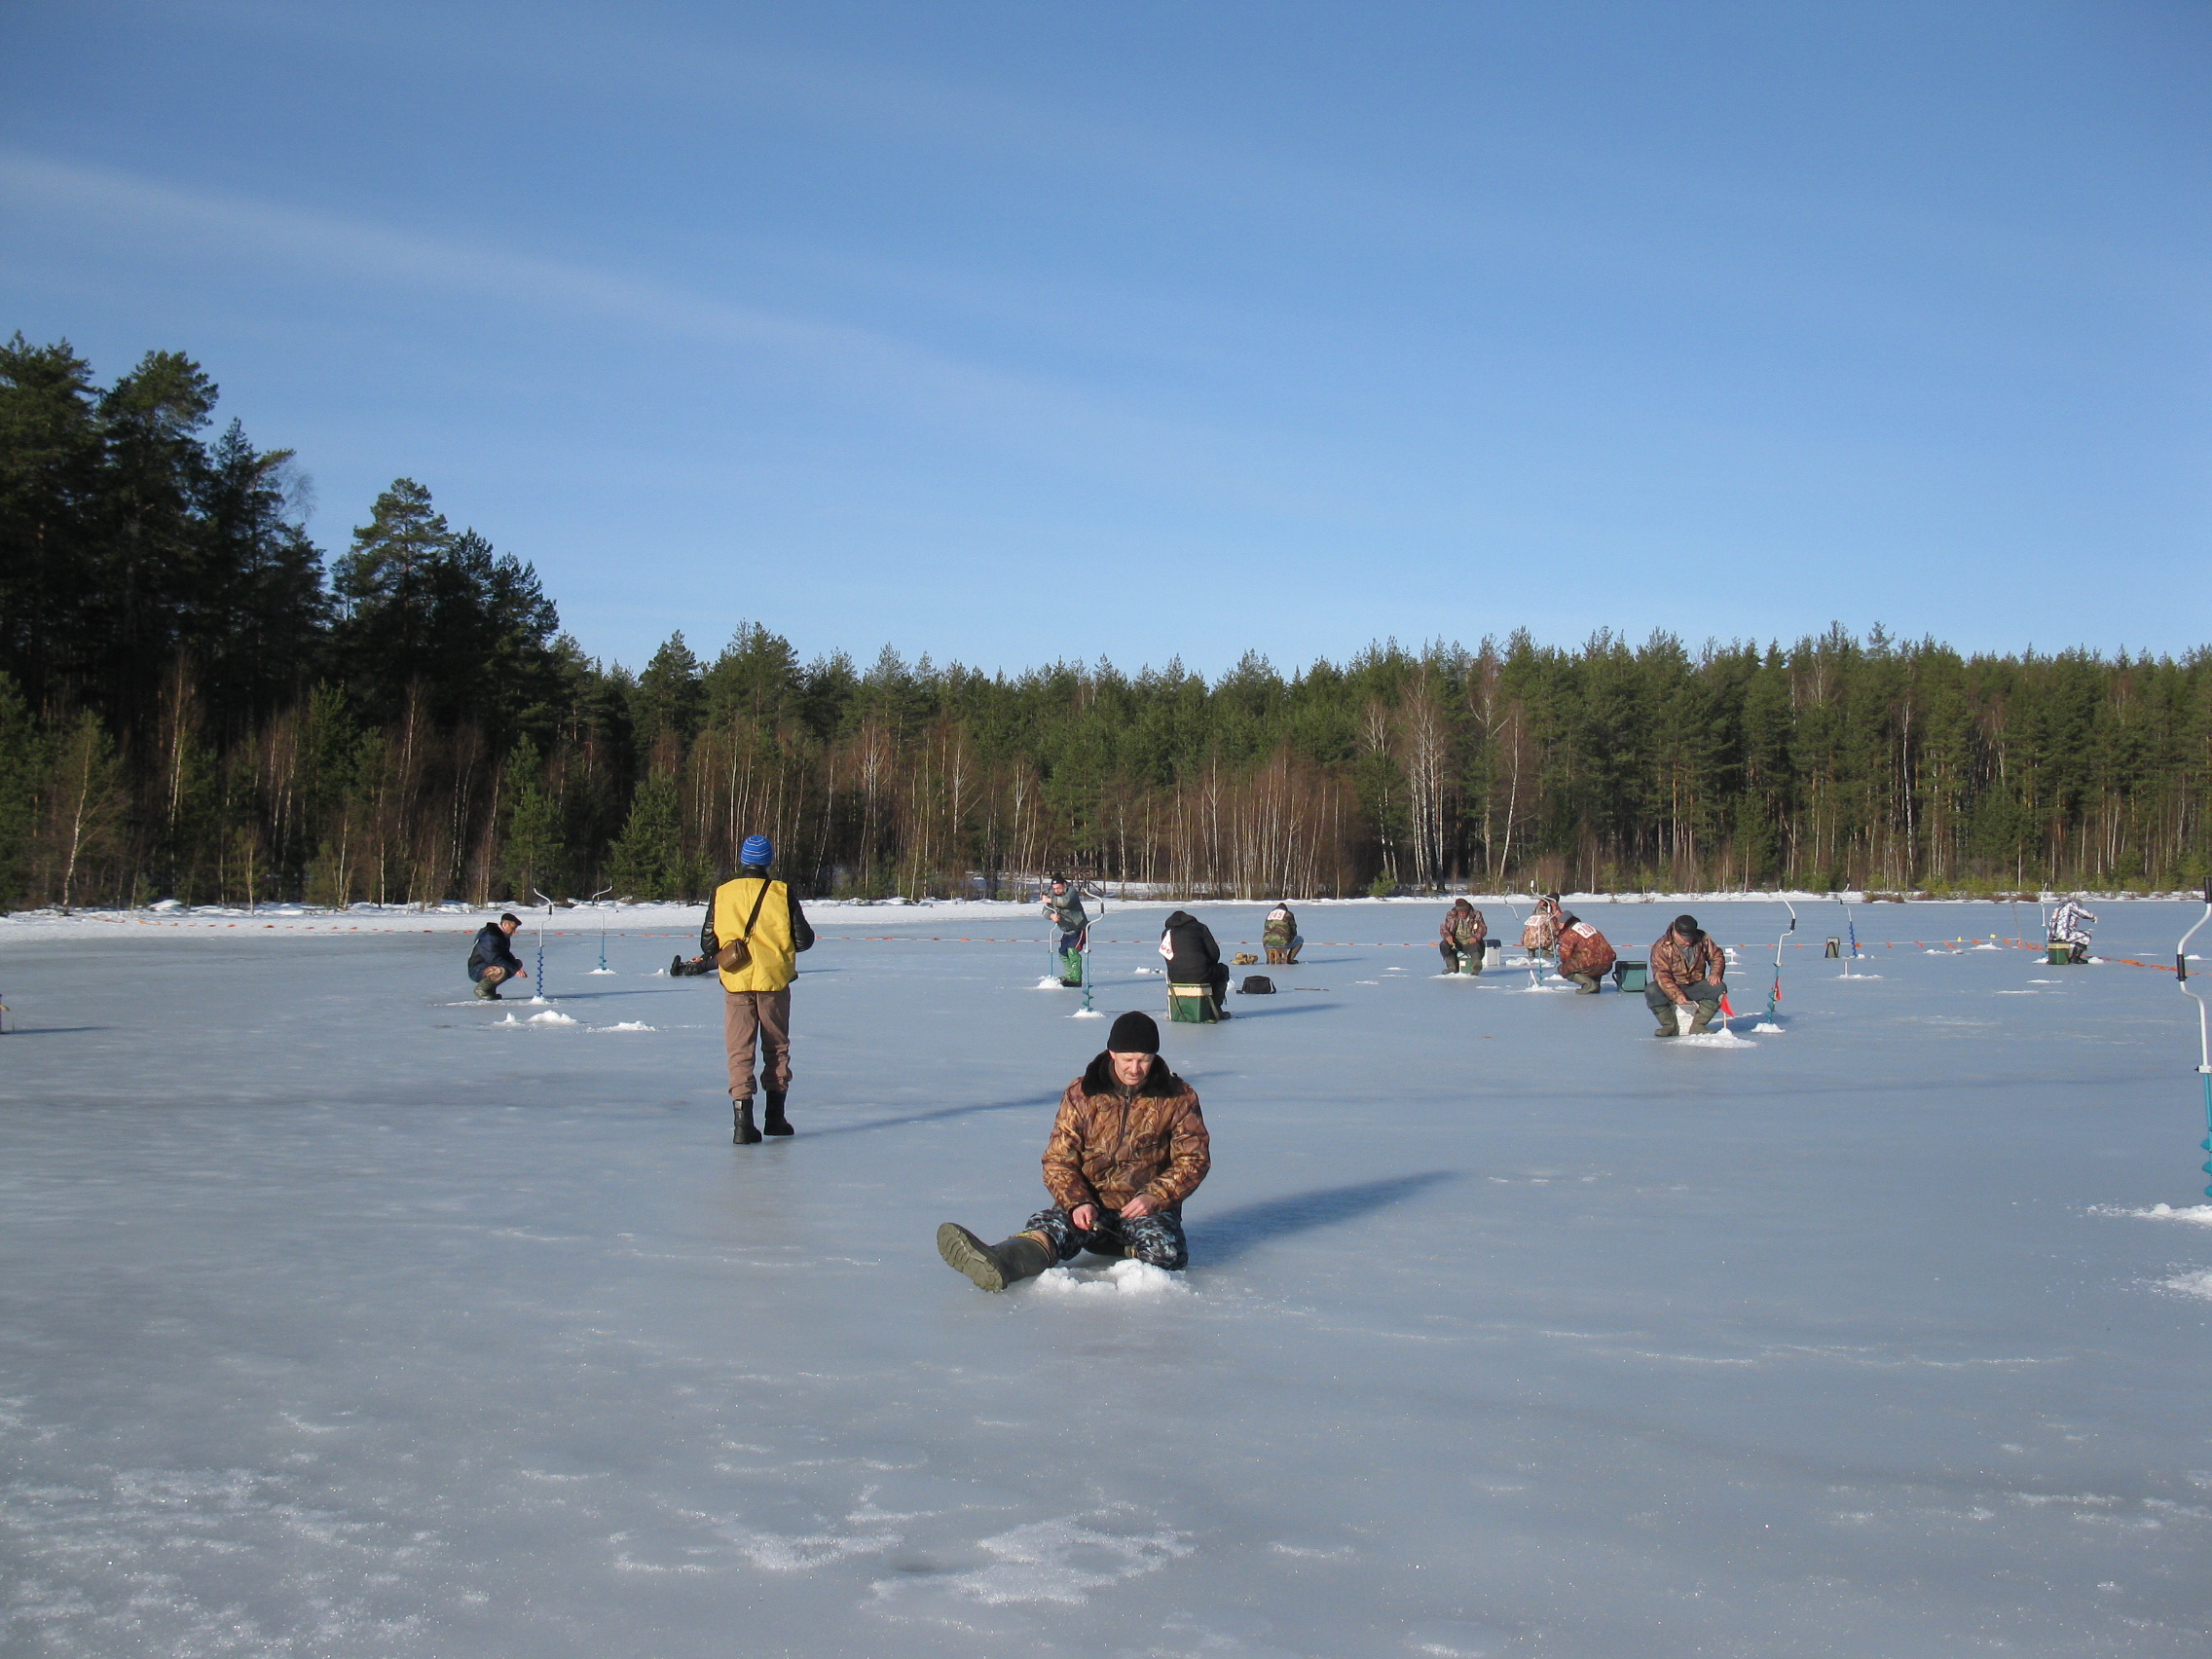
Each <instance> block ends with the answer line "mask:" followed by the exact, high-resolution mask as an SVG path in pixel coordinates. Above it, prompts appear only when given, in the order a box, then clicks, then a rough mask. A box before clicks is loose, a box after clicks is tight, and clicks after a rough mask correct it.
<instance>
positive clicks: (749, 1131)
mask: <svg viewBox="0 0 2212 1659" xmlns="http://www.w3.org/2000/svg"><path fill="white" fill-rule="evenodd" d="M729 1106H730V1116H731V1117H732V1118H733V1119H735V1120H736V1122H735V1124H733V1125H732V1126H731V1128H730V1133H729V1144H730V1145H732V1146H751V1145H752V1144H753V1143H754V1142H755V1141H756V1140H758V1139H759V1138H760V1131H759V1130H758V1129H756V1128H755V1127H754V1126H753V1096H752V1095H750V1094H748V1095H747V1096H746V1097H745V1098H744V1099H743V1100H732V1101H731V1102H730V1103H729Z"/></svg>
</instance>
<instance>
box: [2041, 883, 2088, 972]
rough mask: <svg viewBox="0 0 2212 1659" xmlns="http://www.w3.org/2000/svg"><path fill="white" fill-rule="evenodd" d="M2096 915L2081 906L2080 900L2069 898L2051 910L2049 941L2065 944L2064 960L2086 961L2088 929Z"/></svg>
mask: <svg viewBox="0 0 2212 1659" xmlns="http://www.w3.org/2000/svg"><path fill="white" fill-rule="evenodd" d="M2096 919H2097V918H2096V917H2095V916H2094V915H2093V914H2091V913H2090V912H2089V911H2087V910H2085V909H2083V907H2082V901H2081V900H2079V899H2074V898H2069V899H2068V900H2067V901H2066V903H2063V904H2061V905H2059V906H2058V908H2057V909H2055V910H2053V911H2052V912H2051V916H2050V942H2051V943H2053V944H2063V945H2064V946H2066V960H2067V961H2069V962H2086V961H2088V959H2089V929H2090V927H2091V926H2092V925H2094V923H2095V922H2096Z"/></svg>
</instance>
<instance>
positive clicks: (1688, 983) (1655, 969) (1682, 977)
mask: <svg viewBox="0 0 2212 1659" xmlns="http://www.w3.org/2000/svg"><path fill="white" fill-rule="evenodd" d="M1727 977H1728V959H1727V958H1726V957H1725V956H1723V955H1722V954H1721V953H1720V947H1719V946H1718V945H1717V944H1714V942H1713V939H1712V936H1711V935H1709V934H1708V933H1706V931H1705V930H1704V929H1703V928H1700V927H1699V926H1698V925H1697V918H1696V917H1695V916H1677V917H1676V918H1675V925H1674V926H1673V927H1671V928H1669V929H1668V930H1667V931H1666V932H1665V933H1664V934H1662V935H1660V936H1659V942H1658V943H1657V944H1655V945H1653V946H1652V947H1651V979H1650V983H1648V984H1646V985H1645V986H1644V987H1643V1005H1644V1007H1646V1008H1648V1009H1649V1010H1650V1011H1651V1012H1652V1014H1654V1015H1655V1016H1656V1017H1657V1019H1658V1021H1659V1029H1658V1030H1657V1031H1656V1032H1654V1033H1653V1035H1654V1036H1659V1037H1677V1036H1688V1037H1694V1036H1696V1035H1698V1034H1699V1033H1700V1032H1702V1031H1704V1030H1706V1029H1707V1028H1708V1027H1709V1026H1711V1025H1712V1023H1713V1016H1714V1014H1718V1013H1719V1012H1720V999H1721V998H1722V997H1724V996H1726V995H1727V994H1728V985H1727Z"/></svg>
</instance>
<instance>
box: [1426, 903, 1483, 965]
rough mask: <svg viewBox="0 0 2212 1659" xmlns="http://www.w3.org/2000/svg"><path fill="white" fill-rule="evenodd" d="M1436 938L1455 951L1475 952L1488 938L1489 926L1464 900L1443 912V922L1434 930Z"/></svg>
mask: <svg viewBox="0 0 2212 1659" xmlns="http://www.w3.org/2000/svg"><path fill="white" fill-rule="evenodd" d="M1436 937H1437V938H1438V939H1440V940H1443V941H1444V942H1445V943H1446V944H1449V945H1450V946H1452V948H1453V949H1455V950H1462V951H1470V952H1472V951H1476V950H1480V949H1481V948H1482V947H1483V940H1486V939H1488V938H1489V937H1490V924H1489V923H1488V922H1485V921H1484V920H1483V913H1482V912H1481V911H1480V910H1478V909H1476V908H1475V907H1474V906H1473V905H1472V904H1470V903H1467V902H1466V901H1465V900H1463V899H1462V900H1460V901H1459V902H1458V903H1456V904H1454V905H1453V906H1452V908H1451V909H1449V910H1447V911H1445V912H1444V922H1443V925H1442V926H1440V927H1439V928H1438V929H1437V930H1436Z"/></svg>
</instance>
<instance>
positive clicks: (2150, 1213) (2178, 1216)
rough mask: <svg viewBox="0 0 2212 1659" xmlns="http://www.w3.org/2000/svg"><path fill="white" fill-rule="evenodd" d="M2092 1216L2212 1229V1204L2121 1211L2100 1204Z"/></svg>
mask: <svg viewBox="0 0 2212 1659" xmlns="http://www.w3.org/2000/svg"><path fill="white" fill-rule="evenodd" d="M2089 1213H2090V1214H2091V1215H2124V1216H2129V1217H2132V1218H2133V1219H2135V1220H2137V1221H2186V1222H2190V1223H2193V1224H2194V1225H2195V1226H2197V1227H2212V1204H2189V1205H2186V1206H2184V1207H2183V1208H2181V1209H2176V1208H2174V1206H2173V1205H2171V1204H2153V1205H2152V1206H2151V1207H2150V1208H2149V1209H2120V1208H2118V1207H2116V1206H2114V1205H2112V1204H2098V1205H2097V1206H2096V1207H2094V1208H2093V1209H2091V1210H2090V1211H2089Z"/></svg>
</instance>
